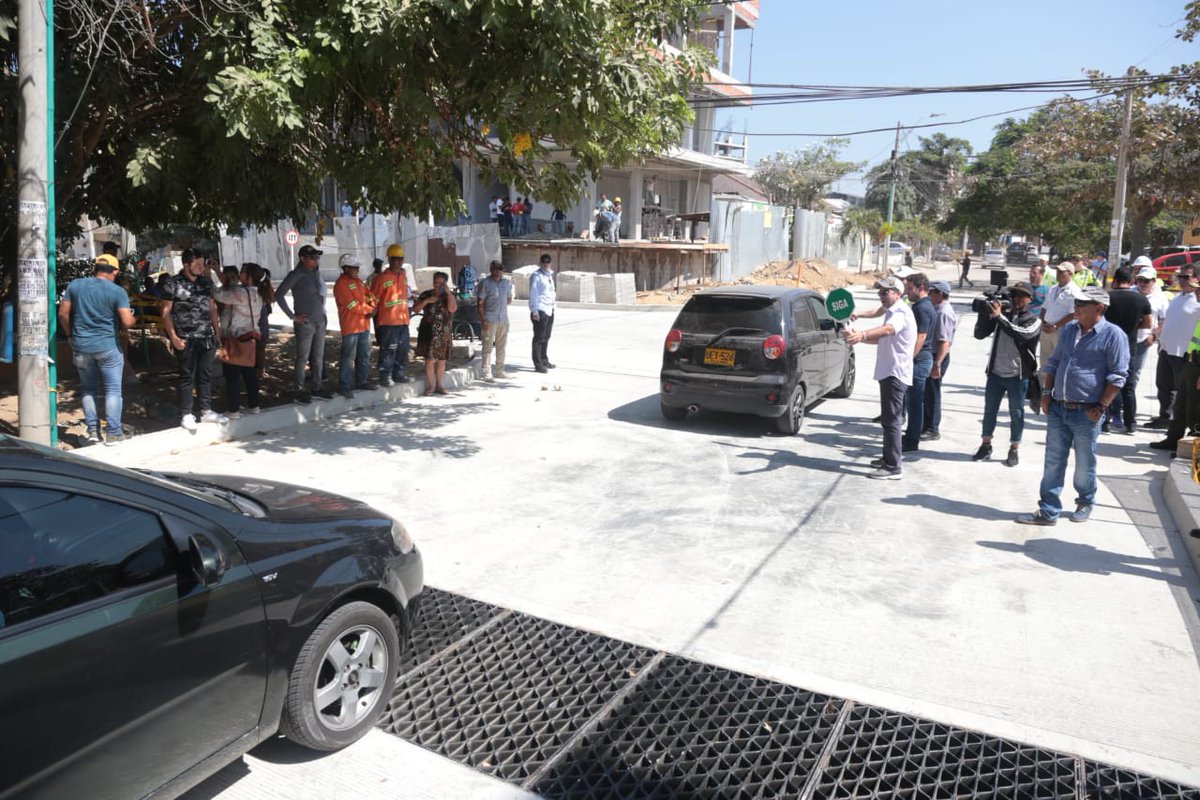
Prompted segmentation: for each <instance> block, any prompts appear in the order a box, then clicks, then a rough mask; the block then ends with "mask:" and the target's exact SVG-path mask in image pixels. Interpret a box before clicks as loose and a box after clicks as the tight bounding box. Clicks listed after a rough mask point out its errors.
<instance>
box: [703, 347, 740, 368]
mask: <svg viewBox="0 0 1200 800" xmlns="http://www.w3.org/2000/svg"><path fill="white" fill-rule="evenodd" d="M736 360H737V350H726V349H725V348H723V347H706V348H704V363H705V364H711V365H714V366H718V367H732V366H733V362H734V361H736Z"/></svg>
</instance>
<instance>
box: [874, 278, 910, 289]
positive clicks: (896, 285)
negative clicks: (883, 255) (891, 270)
mask: <svg viewBox="0 0 1200 800" xmlns="http://www.w3.org/2000/svg"><path fill="white" fill-rule="evenodd" d="M875 288H876V289H893V290H895V291H897V292H903V291H904V282H903V281H901V280H900V279H899V278H897V277H896V276H895V275H889V276H887V277H886V278H880V279H879V280H877V281H875Z"/></svg>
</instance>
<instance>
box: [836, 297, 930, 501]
mask: <svg viewBox="0 0 1200 800" xmlns="http://www.w3.org/2000/svg"><path fill="white" fill-rule="evenodd" d="M875 288H876V289H878V290H879V302H880V304H881V307H882V312H883V324H882V325H880V326H878V327H876V328H870V329H868V330H865V331H862V330H853V329H850V328H847V329H846V331H845V333H844V334H843V336H844V337H845V339H846V342H847V343H849V344H852V345H853V344H858V343H859V342H866V343H867V344H874V345H878V346H879V352H878V354H877V356H876V358H875V380H877V381H879V408H880V414H881V421H882V422H883V457H882V458H879V459H876V460H875V461H872V462H871V466H873V467H875V471H874V472H872V473H870V474H868V475H867V477H868V478H875V479H877V480H899V478H900V459H901V454H900V420H901V419H902V418H903V416H904V396H905V394H906V393H907V391H908V387H909V386H911V385H912V381H913V348H914V345H915V344H916V343H917V321H916V320H915V319H914V318H913V313H912V309H910V308H909V307H908V306H907V305H906V304H905V303H903V302H902V301H901V295H902V294H903V292H904V284H903V283H902V282H901V281H900V279H899V278H896V277H890V276H889V277H887V278H883V279H881V280H879V281H878V282H877V283H876V284H875ZM872 316H874V315H872Z"/></svg>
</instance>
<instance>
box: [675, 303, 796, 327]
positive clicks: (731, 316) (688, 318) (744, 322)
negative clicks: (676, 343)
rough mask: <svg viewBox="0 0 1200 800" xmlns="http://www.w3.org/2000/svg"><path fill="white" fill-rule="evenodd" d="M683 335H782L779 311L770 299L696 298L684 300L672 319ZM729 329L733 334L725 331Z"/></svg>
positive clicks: (777, 306)
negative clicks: (681, 307)
mask: <svg viewBox="0 0 1200 800" xmlns="http://www.w3.org/2000/svg"><path fill="white" fill-rule="evenodd" d="M675 327H676V328H679V329H680V330H682V331H683V332H684V333H701V334H710V335H713V336H716V335H718V334H722V333H724V334H725V335H726V336H739V335H741V336H746V335H752V334H767V335H770V334H773V333H782V332H783V312H781V311H780V309H779V301H778V300H776V299H775V298H772V297H742V296H738V295H728V294H726V295H720V294H711V295H697V296H696V297H693V298H692V299H691V300H688V302H687V305H686V306H684V307H683V311H680V312H679V317H678V318H677V319H676V320H675ZM731 328H733V329H735V330H734V331H733V332H728V333H727V331H729V330H730V329H731Z"/></svg>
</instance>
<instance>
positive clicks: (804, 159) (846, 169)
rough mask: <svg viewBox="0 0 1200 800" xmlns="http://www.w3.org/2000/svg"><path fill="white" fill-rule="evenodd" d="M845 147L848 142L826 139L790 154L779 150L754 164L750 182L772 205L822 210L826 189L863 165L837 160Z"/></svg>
mask: <svg viewBox="0 0 1200 800" xmlns="http://www.w3.org/2000/svg"><path fill="white" fill-rule="evenodd" d="M847 144H849V140H848V139H826V140H825V141H823V142H821V143H820V144H818V145H814V146H812V147H807V148H804V149H803V150H796V151H795V152H792V153H786V152H784V151H782V150H780V151H778V152H776V153H774V154H772V155H769V156H767V157H766V158H763V159H762V160H760V161H759V162H758V163H757V164H756V165H755V167H754V180H755V181H757V182H758V184H759V185H760V186H762V187H763V189H764V190H765V191H766V193H767V196H768V197H769V198H770V199H771V202H772V203H775V204H776V205H782V206H799V207H800V208H807V209H811V210H814V211H823V210H824V208H822V206H821V199H822V198H824V197H825V195H826V193H827V192H828V191H829V187H830V186H832V185H833V184H834V183H835V182H837V181H838V180H840V179H842V178H843V177H845V176H846V175H848V174H850V173H851V172H854V171H855V170H858V169H861V168H862V166H863V165H862V163H860V162H855V161H843V160H841V158H839V156H840V155H841V152H842V150H843V149H845V147H846V145H847Z"/></svg>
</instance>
